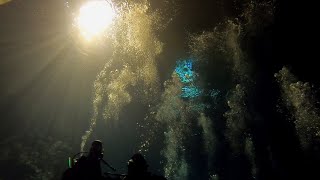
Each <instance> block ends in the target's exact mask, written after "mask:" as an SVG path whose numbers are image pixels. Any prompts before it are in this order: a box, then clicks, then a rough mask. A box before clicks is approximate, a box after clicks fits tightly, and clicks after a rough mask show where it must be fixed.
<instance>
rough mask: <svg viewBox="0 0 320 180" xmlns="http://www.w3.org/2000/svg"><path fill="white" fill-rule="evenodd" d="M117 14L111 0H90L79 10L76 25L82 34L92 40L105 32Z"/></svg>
mask: <svg viewBox="0 0 320 180" xmlns="http://www.w3.org/2000/svg"><path fill="white" fill-rule="evenodd" d="M115 15H116V14H115V11H114V9H113V7H112V4H111V3H110V2H109V1H106V0H94V1H88V2H87V3H85V4H83V5H82V7H81V8H80V10H79V15H78V17H77V19H76V25H77V27H78V28H79V30H80V33H81V35H82V36H83V37H84V38H85V39H86V40H88V41H90V40H92V39H93V38H94V37H96V36H98V35H100V34H102V33H103V32H105V30H106V29H107V28H108V26H109V25H110V24H111V23H112V21H113V19H114V17H115Z"/></svg>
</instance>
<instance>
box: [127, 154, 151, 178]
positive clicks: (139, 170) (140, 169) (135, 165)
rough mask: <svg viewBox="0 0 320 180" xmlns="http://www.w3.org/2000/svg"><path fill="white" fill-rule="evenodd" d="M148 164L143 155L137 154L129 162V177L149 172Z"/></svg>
mask: <svg viewBox="0 0 320 180" xmlns="http://www.w3.org/2000/svg"><path fill="white" fill-rule="evenodd" d="M147 169H148V164H147V161H146V160H145V159H144V157H143V156H142V154H140V153H136V154H134V155H133V156H132V157H131V159H130V160H129V161H128V175H130V176H139V175H143V174H145V173H146V172H147Z"/></svg>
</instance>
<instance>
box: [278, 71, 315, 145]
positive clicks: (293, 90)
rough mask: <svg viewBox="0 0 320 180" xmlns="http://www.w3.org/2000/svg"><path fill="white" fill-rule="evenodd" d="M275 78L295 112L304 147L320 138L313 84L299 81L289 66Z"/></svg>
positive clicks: (290, 108) (285, 101)
mask: <svg viewBox="0 0 320 180" xmlns="http://www.w3.org/2000/svg"><path fill="white" fill-rule="evenodd" d="M275 78H276V79H277V82H278V83H279V85H280V88H281V94H282V101H283V102H284V105H285V106H286V107H287V108H288V109H289V111H290V112H292V114H293V118H294V119H295V121H294V123H295V128H296V131H297V134H298V136H299V140H300V144H301V146H302V147H303V148H304V149H308V148H310V145H311V144H312V142H313V141H314V140H315V139H316V138H320V114H319V109H318V108H317V107H316V103H317V102H316V99H315V97H314V96H315V95H314V92H313V89H312V86H311V85H310V84H309V83H308V82H301V81H299V80H298V79H297V78H296V77H295V76H294V75H293V74H292V73H291V72H290V71H289V69H288V68H287V67H283V68H282V69H281V70H280V71H279V72H278V73H276V74H275Z"/></svg>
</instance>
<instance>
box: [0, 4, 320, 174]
mask: <svg viewBox="0 0 320 180" xmlns="http://www.w3.org/2000/svg"><path fill="white" fill-rule="evenodd" d="M3 2H5V1H3ZM64 2H65V4H64V5H65V8H66V11H67V12H68V13H67V15H68V16H69V17H68V18H69V19H71V22H72V20H73V19H74V18H75V16H76V12H77V11H76V9H77V8H79V4H78V2H75V1H64ZM219 2H220V1H219ZM241 2H242V1H241ZM108 3H111V1H108ZM166 3H168V4H167V6H165V7H164V9H156V10H155V9H153V8H152V7H151V4H150V2H149V1H147V0H139V1H131V0H128V1H122V0H121V1H117V2H114V3H113V8H114V10H115V12H116V13H117V15H116V16H115V19H114V22H113V23H112V26H110V27H108V28H106V29H105V30H104V33H103V35H102V36H101V37H100V38H97V39H96V41H90V42H87V41H85V40H83V39H81V32H79V29H77V27H76V25H75V24H72V25H71V26H70V27H69V29H68V30H69V32H68V37H69V38H70V39H71V40H72V43H74V45H75V46H77V47H78V50H79V53H82V54H85V55H86V57H88V59H90V58H89V57H90V55H92V54H94V52H95V51H99V52H101V51H102V52H103V53H101V54H102V55H104V53H105V52H104V49H108V51H106V53H105V54H106V55H105V57H102V61H103V67H101V68H100V69H99V72H97V74H96V78H95V80H94V82H92V94H93V95H92V99H90V102H88V103H90V104H92V106H90V109H91V110H88V112H91V114H90V119H88V121H87V122H85V125H86V127H85V129H86V130H85V132H83V134H81V135H80V136H79V140H78V141H81V142H80V144H79V148H78V144H77V149H76V151H86V150H87V149H88V148H89V146H90V142H91V141H92V140H94V139H102V141H103V142H104V145H105V151H106V152H105V157H106V158H107V159H108V161H110V162H111V164H115V166H116V167H117V168H118V169H120V171H121V173H122V172H124V171H125V170H126V167H125V166H126V162H125V161H126V160H127V159H126V158H129V157H130V156H131V155H132V154H133V153H135V152H141V153H142V154H144V155H145V156H146V158H147V160H148V162H149V164H150V169H151V171H152V172H153V173H156V174H163V175H164V176H165V177H166V178H167V179H169V180H186V179H190V180H191V179H208V180H217V179H268V178H267V176H266V175H265V174H264V172H266V171H270V172H272V173H275V174H277V173H278V172H277V168H279V167H284V166H285V165H283V164H281V163H283V162H282V161H281V160H279V159H281V158H279V157H277V155H278V156H280V155H279V154H280V153H279V152H278V151H280V150H278V151H277V150H274V149H277V148H274V146H276V145H274V144H273V143H274V142H270V140H269V137H264V134H263V133H265V131H271V129H272V128H270V127H269V126H272V125H269V126H267V125H266V126H264V124H263V123H261V122H263V121H261V119H267V117H263V115H262V114H263V112H260V111H259V108H258V107H256V106H259V103H260V102H257V101H258V100H256V99H259V98H257V96H258V95H257V94H258V93H257V92H256V91H258V90H257V89H258V88H257V87H258V84H259V83H260V82H258V81H259V80H258V78H256V76H258V75H257V74H259V72H256V71H257V70H256V69H255V66H256V64H255V61H258V60H257V59H254V57H253V55H252V54H253V53H252V52H253V51H254V48H253V46H250V45H247V44H250V40H251V39H250V38H252V39H254V37H256V36H259V33H262V32H263V31H264V30H265V29H264V28H265V27H269V26H271V25H272V24H273V22H274V14H273V13H274V7H275V4H273V2H272V1H270V2H260V3H257V2H254V1H243V2H242V3H243V7H242V8H239V9H241V10H240V11H241V13H239V14H238V17H232V16H226V18H225V19H221V20H219V22H218V23H217V25H216V26H215V27H214V28H210V29H208V28H204V29H203V30H199V31H198V32H190V33H189V36H188V37H187V38H185V39H186V42H185V44H186V45H187V47H185V48H184V55H183V56H182V57H176V56H175V57H176V58H175V59H168V60H167V61H168V62H165V63H167V64H169V63H171V66H168V67H170V68H169V69H166V71H163V69H164V68H161V67H160V66H161V65H163V64H165V63H163V62H159V61H160V60H163V57H162V55H163V54H165V53H166V50H168V49H166V46H168V44H166V43H165V42H163V40H161V37H162V36H161V33H164V32H165V31H166V28H168V27H169V25H170V23H171V21H173V19H174V18H175V17H176V13H177V12H176V10H177V9H178V8H179V6H176V3H177V2H174V1H172V2H171V1H168V2H167V1H166ZM177 4H178V3H177ZM0 5H1V1H0ZM177 11H178V10H177ZM93 39H94V38H93ZM89 43H91V44H89ZM109 52H110V53H109ZM108 53H109V54H108ZM177 54H178V52H177ZM161 57H162V58H161ZM171 57H173V56H171ZM272 74H273V75H274V77H270V78H271V79H273V80H272V81H273V83H275V84H276V86H274V87H275V88H276V91H278V92H279V95H278V97H277V102H276V105H275V106H276V108H275V111H277V112H275V113H278V114H280V115H279V116H281V117H282V116H283V117H285V118H283V119H284V121H285V122H288V123H291V126H292V129H293V131H294V134H295V135H296V136H297V140H298V145H299V148H300V149H299V150H301V152H303V153H305V154H308V152H312V153H315V154H316V155H318V154H317V153H319V152H318V150H317V148H318V146H317V143H318V142H319V139H320V114H319V112H320V111H319V110H318V108H317V107H318V102H317V100H316V98H315V90H314V88H313V86H312V85H311V84H310V83H308V82H302V81H299V77H296V76H295V75H294V74H293V73H292V72H291V71H290V69H289V68H288V67H283V68H282V69H281V70H280V69H279V70H278V71H275V72H272ZM164 77H165V79H163V78H164ZM264 93H267V94H268V93H269V91H264ZM270 93H271V90H270ZM266 96H267V95H266ZM259 107H260V106H259ZM261 107H263V106H261ZM131 116H132V117H131ZM271 117H272V116H271ZM279 119H281V118H279ZM266 121H268V119H267V120H266ZM270 121H271V120H270ZM272 123H273V121H272V122H271V123H270V124H272ZM265 124H267V123H265ZM275 124H276V123H275ZM262 126H264V127H262ZM291 126H290V127H291ZM290 127H289V125H288V129H289V128H290ZM261 134H263V135H261ZM33 138H34V137H33V136H30V137H28V138H27V139H33ZM259 138H260V139H259ZM16 139H17V138H15V137H12V138H11V139H10V138H8V139H7V140H6V141H3V142H0V145H2V144H9V142H10V141H15V140H16ZM261 139H263V140H265V139H267V140H265V141H264V142H263V143H265V144H263V143H262V145H261V144H259V143H260V140H261ZM270 139H271V138H270ZM24 143H25V144H28V145H29V146H28V147H25V148H24V150H23V152H21V153H18V152H20V149H23V146H24V144H23V143H21V144H15V145H13V146H12V147H11V146H8V147H4V148H3V152H2V153H1V154H0V160H3V161H4V162H5V161H8V159H9V158H8V157H10V158H11V157H12V156H10V151H12V152H17V153H16V154H19V155H18V156H17V157H18V158H19V161H18V162H17V164H23V166H25V167H28V168H29V169H31V170H30V172H29V171H28V172H27V173H25V174H28V177H29V178H30V179H55V178H57V177H58V176H59V175H57V174H59V173H60V172H61V171H62V170H63V169H64V165H62V163H63V162H64V160H67V156H66V155H67V154H68V155H69V154H72V153H73V151H75V148H71V147H70V146H71V145H68V143H67V142H65V141H63V140H55V139H54V138H52V137H45V136H43V137H42V138H41V139H40V140H38V141H37V142H36V143H34V142H32V141H30V142H29V141H25V142H24ZM30 144H34V147H37V148H34V149H36V150H33V149H32V147H33V146H32V145H30ZM272 148H274V149H272ZM66 152H68V153H66ZM274 152H275V153H274ZM74 153H76V152H74ZM277 153H279V154H277ZM303 153H302V154H303ZM43 154H46V155H45V156H44V155H43ZM312 155H313V154H312ZM316 155H315V156H316ZM308 157H309V156H308ZM310 157H311V155H310ZM277 158H278V159H277ZM13 159H14V158H13ZM45 161H46V162H45ZM116 161H117V162H116ZM61 162H62V163H61ZM264 163H266V164H268V165H265V164H264ZM0 164H1V163H0ZM268 168H269V169H268ZM266 169H267V170H266ZM105 170H108V169H105ZM26 171H27V170H26ZM29 174H30V175H29ZM279 174H280V175H282V174H281V173H279ZM283 174H285V173H283ZM26 176H27V175H26ZM282 177H284V179H285V177H287V176H285V175H283V176H282ZM1 178H2V177H1V173H0V180H1Z"/></svg>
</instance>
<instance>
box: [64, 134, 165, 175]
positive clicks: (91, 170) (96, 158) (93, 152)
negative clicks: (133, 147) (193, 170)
mask: <svg viewBox="0 0 320 180" xmlns="http://www.w3.org/2000/svg"><path fill="white" fill-rule="evenodd" d="M82 153H87V152H80V153H77V154H76V155H74V157H73V158H72V159H73V160H74V159H75V156H77V155H79V154H82ZM69 161H70V159H69ZM101 162H102V163H104V164H105V165H107V166H108V167H109V168H110V169H112V170H113V171H116V169H114V168H113V167H112V166H110V165H109V164H108V163H107V162H106V161H105V160H103V147H102V142H101V141H99V140H95V141H93V142H92V144H91V148H90V151H89V153H88V155H87V156H84V155H83V156H81V157H80V158H79V159H78V160H77V161H76V162H75V163H74V164H73V165H69V166H70V167H69V169H67V170H66V171H65V172H64V173H63V176H62V180H166V178H164V177H163V176H156V175H153V174H151V173H150V172H148V167H149V166H148V164H147V161H146V160H145V159H144V157H143V155H142V154H140V153H136V154H134V155H133V156H132V157H131V159H130V160H129V161H128V164H127V167H128V174H113V173H104V175H105V176H103V175H102V172H101Z"/></svg>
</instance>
